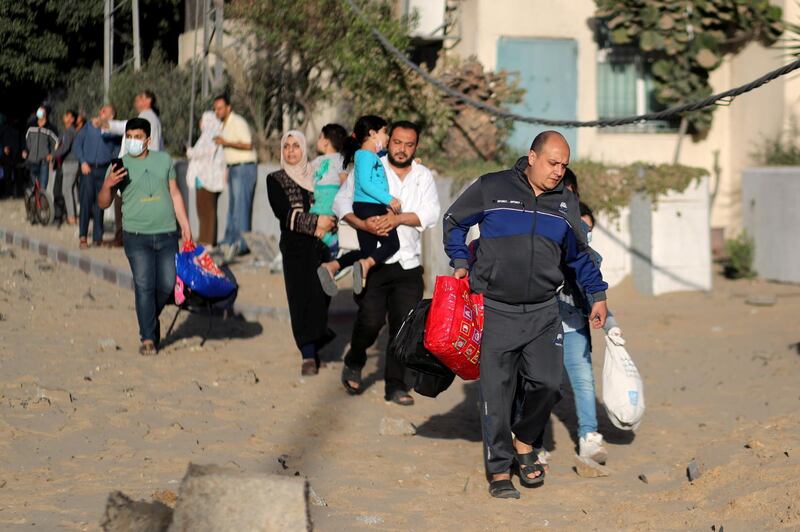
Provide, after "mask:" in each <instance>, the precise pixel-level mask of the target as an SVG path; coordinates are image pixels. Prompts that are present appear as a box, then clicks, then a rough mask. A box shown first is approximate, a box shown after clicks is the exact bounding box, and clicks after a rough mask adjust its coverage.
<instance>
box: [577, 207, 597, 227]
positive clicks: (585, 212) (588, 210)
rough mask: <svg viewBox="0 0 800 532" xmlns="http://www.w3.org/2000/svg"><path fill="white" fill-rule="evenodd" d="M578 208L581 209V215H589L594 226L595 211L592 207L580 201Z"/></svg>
mask: <svg viewBox="0 0 800 532" xmlns="http://www.w3.org/2000/svg"><path fill="white" fill-rule="evenodd" d="M578 208H579V209H580V211H581V216H588V217H589V219H590V220H591V221H592V227H594V213H593V212H592V209H591V208H589V206H588V205H586V204H585V203H584V202H582V201H580V202H578Z"/></svg>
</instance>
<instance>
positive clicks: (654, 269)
mask: <svg viewBox="0 0 800 532" xmlns="http://www.w3.org/2000/svg"><path fill="white" fill-rule="evenodd" d="M709 209H710V204H709V197H708V178H707V177H704V178H701V179H700V180H698V181H696V182H694V183H692V184H691V185H689V187H688V188H687V189H686V190H684V191H683V192H680V193H678V192H674V191H673V192H669V193H667V194H664V195H662V196H659V198H658V201H657V202H656V203H653V202H652V201H650V199H649V198H646V197H644V196H642V195H637V196H635V197H634V199H633V201H632V202H631V216H630V227H631V253H632V264H631V269H632V273H633V282H634V286H636V288H637V290H639V291H640V292H642V293H644V294H648V295H654V296H657V295H660V294H666V293H669V292H677V291H685V290H691V291H696V290H701V291H707V290H710V289H711V230H710V226H709Z"/></svg>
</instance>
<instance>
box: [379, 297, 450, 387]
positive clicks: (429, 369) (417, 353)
mask: <svg viewBox="0 0 800 532" xmlns="http://www.w3.org/2000/svg"><path fill="white" fill-rule="evenodd" d="M430 307H431V300H430V299H423V300H422V301H420V302H419V303H417V306H416V307H414V308H413V309H411V311H410V312H409V313H408V315H407V316H406V318H405V319H404V320H403V324H402V325H401V326H400V330H399V331H397V334H396V335H395V337H394V338H393V339H392V341H391V343H390V344H389V355H390V356H393V357H395V358H396V359H397V360H398V361H399V362H400V363H401V364H403V365H404V366H405V367H407V368H409V369H411V370H413V371H414V372H416V375H415V376H414V381H413V384H412V387H413V388H414V391H416V392H417V393H418V394H420V395H424V396H426V397H436V396H437V395H439V394H440V393H442V392H443V391H445V390H446V389H447V388H449V387H450V385H451V384H452V383H453V380H454V379H455V377H456V375H455V373H453V372H452V371H451V370H450V368H448V367H447V366H445V365H444V364H442V363H441V362H439V359H437V358H436V357H435V356H433V355H432V354H431V353H430V351H428V350H427V349H425V345H424V338H425V321H426V320H427V318H428V310H429V309H430Z"/></svg>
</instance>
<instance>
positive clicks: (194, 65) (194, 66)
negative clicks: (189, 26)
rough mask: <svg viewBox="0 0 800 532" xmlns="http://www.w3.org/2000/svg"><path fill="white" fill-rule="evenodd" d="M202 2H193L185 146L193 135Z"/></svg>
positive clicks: (196, 0)
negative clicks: (189, 85) (192, 44)
mask: <svg viewBox="0 0 800 532" xmlns="http://www.w3.org/2000/svg"><path fill="white" fill-rule="evenodd" d="M201 1H202V0H194V7H195V10H194V47H193V48H192V96H191V100H190V102H189V138H188V139H186V146H187V147H188V146H191V145H192V136H193V135H194V100H195V97H196V96H197V32H198V31H199V28H198V26H200V6H199V4H200V2H201Z"/></svg>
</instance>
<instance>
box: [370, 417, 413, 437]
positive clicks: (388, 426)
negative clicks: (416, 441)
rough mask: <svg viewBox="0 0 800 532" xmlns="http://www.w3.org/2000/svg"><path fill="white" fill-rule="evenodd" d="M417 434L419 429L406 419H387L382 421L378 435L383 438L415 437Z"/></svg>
mask: <svg viewBox="0 0 800 532" xmlns="http://www.w3.org/2000/svg"><path fill="white" fill-rule="evenodd" d="M416 433H417V427H415V426H414V424H413V423H411V422H410V421H408V420H406V419H402V418H394V417H385V418H383V419H381V426H380V428H379V429H378V434H380V435H381V436H413V435H414V434H416Z"/></svg>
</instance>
